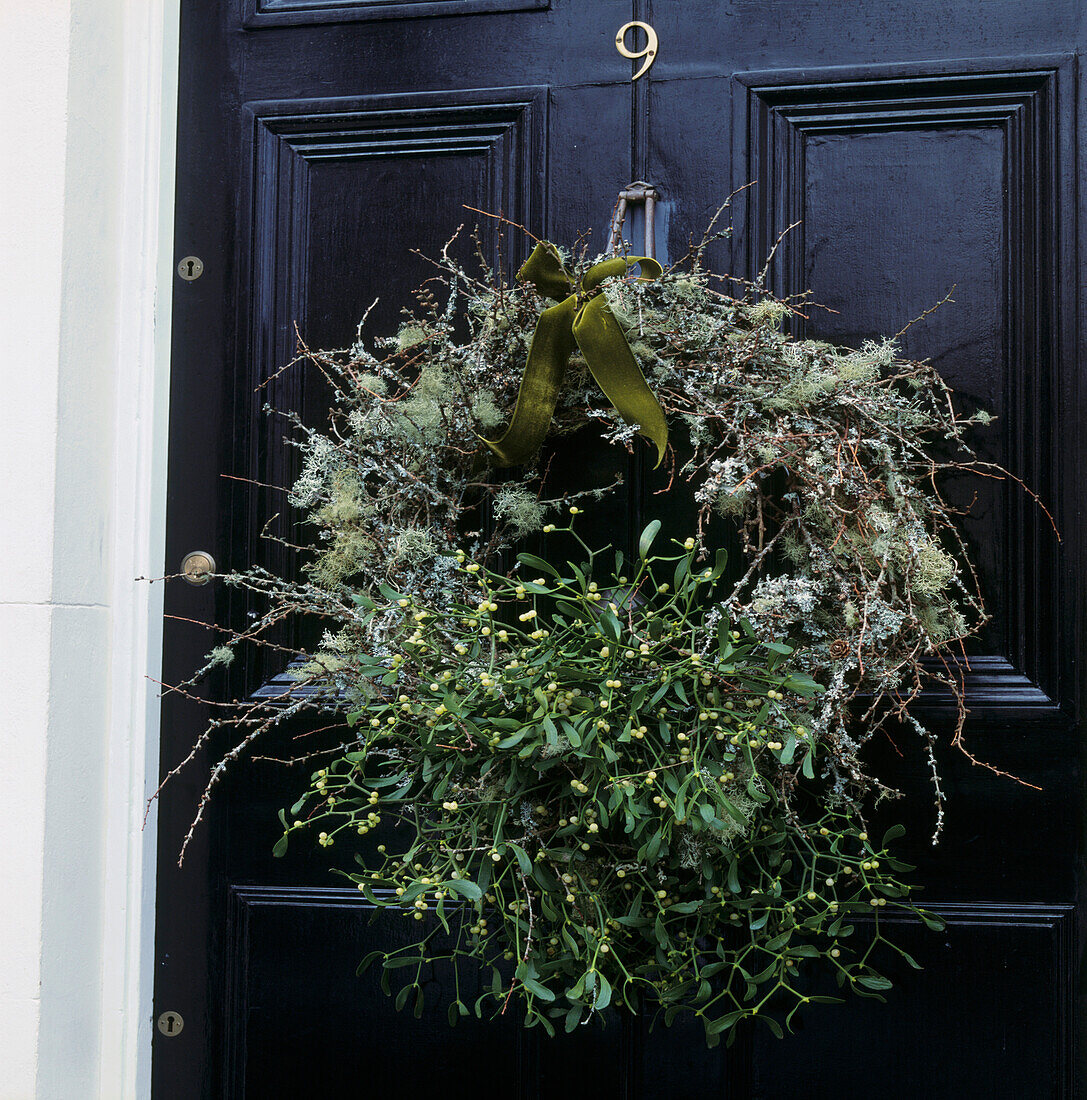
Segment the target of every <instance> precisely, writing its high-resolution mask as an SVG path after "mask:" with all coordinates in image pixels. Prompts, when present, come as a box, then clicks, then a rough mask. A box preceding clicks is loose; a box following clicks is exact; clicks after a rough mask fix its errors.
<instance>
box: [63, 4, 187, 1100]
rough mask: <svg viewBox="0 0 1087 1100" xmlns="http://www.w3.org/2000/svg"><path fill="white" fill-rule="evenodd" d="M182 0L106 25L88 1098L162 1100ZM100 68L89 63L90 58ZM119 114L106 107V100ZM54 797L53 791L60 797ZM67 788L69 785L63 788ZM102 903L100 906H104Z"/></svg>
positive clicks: (127, 12) (138, 8) (134, 11)
mask: <svg viewBox="0 0 1087 1100" xmlns="http://www.w3.org/2000/svg"><path fill="white" fill-rule="evenodd" d="M181 4H182V0H128V2H126V3H124V4H123V5H122V11H121V13H120V14H119V15H117V16H116V17H115V18H114V19H112V20H108V19H106V20H103V26H102V28H101V33H102V36H103V39H104V41H103V43H102V45H103V46H108V47H109V48H110V50H111V56H112V59H114V60H115V61H118V62H119V66H120V71H119V72H118V85H119V87H118V91H117V96H116V99H115V101H114V104H113V106H114V110H115V114H114V119H115V123H116V125H117V128H118V131H119V134H120V146H119V153H120V161H119V164H118V172H117V178H118V182H119V189H120V195H121V201H119V202H118V206H119V207H120V208H121V209H122V210H123V213H122V216H121V217H119V218H118V220H117V224H116V226H115V228H114V237H113V244H114V246H115V248H114V255H113V256H112V257H106V258H104V262H105V265H106V266H105V269H106V270H107V271H109V270H112V271H114V272H115V276H114V279H115V291H116V306H117V312H116V319H115V323H114V330H113V331H114V333H115V336H116V347H115V371H114V385H115V389H114V406H113V414H114V420H113V423H114V426H115V438H114V441H113V483H112V507H111V509H110V515H109V519H110V522H111V526H112V543H113V545H112V560H113V570H112V578H111V579H112V588H113V601H112V622H111V628H110V640H111V647H110V652H111V669H110V683H109V685H108V687H109V699H110V717H109V728H108V734H107V738H106V742H105V744H104V745H103V746H102V753H103V758H104V759H103V762H104V765H105V768H106V774H107V788H106V789H107V791H108V800H107V803H106V805H105V806H104V808H103V828H104V845H103V851H104V859H103V864H104V865H103V867H102V871H101V883H102V895H101V926H100V934H99V946H100V958H101V996H100V1012H99V1020H98V1021H97V1024H98V1027H99V1029H100V1034H99V1060H98V1080H97V1081H96V1082H94V1084H93V1086H92V1085H91V1083H89V1082H88V1083H87V1087H88V1095H91V1094H93V1095H97V1096H103V1097H105V1096H109V1097H118V1098H124V1100H128V1098H132V1100H137V1098H143V1097H146V1096H148V1095H150V1090H151V1037H152V1034H153V1026H154V1025H153V1020H152V1018H151V1017H152V1004H153V996H152V995H153V990H154V969H155V968H154V942H155V896H156V881H155V879H156V874H155V867H156V849H157V832H156V827H155V825H156V815H155V811H154V807H152V810H151V813H150V814H149V815H148V816H147V820H146V824H145V822H144V815H145V811H146V806H147V798H148V796H149V795H150V793H151V792H152V791H154V789H155V787H156V785H157V781H158V778H157V777H158V766H159V701H158V689H157V686H156V684H155V682H154V681H155V679H156V678H157V677H158V676H159V674H160V669H161V668H162V587H163V586H162V585H161V584H148V583H146V581H137V580H136V578H145V577H161V576H162V575H163V574H164V573H165V572H168V571H169V568H168V567H166V568H164V564H163V547H164V545H165V522H166V456H167V445H168V440H169V433H168V427H169V415H168V414H169V409H168V396H169V378H170V338H171V331H170V330H171V313H172V294H173V292H174V283H175V280H176V275H175V272H174V264H175V260H174V255H173V253H174V243H173V240H174V187H175V179H176V174H175V146H176V132H177V111H178V106H177V90H178V59H179V33H178V28H179V23H180V10H181ZM86 63H87V64H90V61H89V59H88V60H87V62H86ZM107 109H108V107H107ZM51 795H52V792H51ZM61 796H63V792H61ZM92 908H93V906H92Z"/></svg>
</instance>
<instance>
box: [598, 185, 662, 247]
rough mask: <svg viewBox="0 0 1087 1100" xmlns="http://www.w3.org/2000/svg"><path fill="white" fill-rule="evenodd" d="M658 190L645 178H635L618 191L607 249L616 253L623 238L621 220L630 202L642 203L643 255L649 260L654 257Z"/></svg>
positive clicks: (623, 218) (624, 218)
mask: <svg viewBox="0 0 1087 1100" xmlns="http://www.w3.org/2000/svg"><path fill="white" fill-rule="evenodd" d="M659 198H660V192H659V191H658V190H657V189H656V188H655V187H654V186H653V185H652V184H651V183H646V182H645V180H635V181H634V182H633V183H631V184H628V185H627V186H626V187H624V188H623V190H622V191H620V192H619V201H618V203H617V204H616V206H615V217H614V218H612V222H611V235H610V236H609V238H608V251H609V252H615V253H618V251H619V245H620V243H621V241H622V239H623V222H624V221H626V217H627V207H628V206H630V204H631V203H642V204H644V206H645V249H644V251H643V255H645V256H648V257H649V258H650V259H651V260H655V259H656V258H657V257H656V244H655V238H656V220H657V199H659Z"/></svg>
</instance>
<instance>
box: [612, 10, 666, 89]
mask: <svg viewBox="0 0 1087 1100" xmlns="http://www.w3.org/2000/svg"><path fill="white" fill-rule="evenodd" d="M634 27H641V29H642V30H643V31H645V34H646V38H647V39H648V41H647V42H646V44H645V48H644V49H641V50H628V49H627V44H626V37H627V31H629V30H631V29H633V28H634ZM615 48H616V49H617V50H618V51H619V52H620V53H621V54H622V55H623V56H624V57H629V58H630V59H631V61H636V60H637V59H638V58H639V57H644V58H645V62H644V64H643V65H642V67H641V68H640V69H639V70H638V71H637V72H636V73H635V74H634V75H633V76H632V77H631V78H630V79H631V81H632V82H633V81H635V80H637V79H638V78H639V77H641V76H644V75H645V74H646V73H647V72H648V71H649V67H650V65H652V64H653V62H654V61H656V60H657V32H656V31H655V30H653V28H652V27H651V26H650V25H649V24H648V23H642V22H641V21H639V20H637V19H636V20H634V22H632V23H627V24H625V25H624V26H622V27H620V28H619V33H618V34H617V35H616V36H615Z"/></svg>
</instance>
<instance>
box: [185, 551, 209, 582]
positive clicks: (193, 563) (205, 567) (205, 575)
mask: <svg viewBox="0 0 1087 1100" xmlns="http://www.w3.org/2000/svg"><path fill="white" fill-rule="evenodd" d="M214 572H215V559H214V558H213V557H212V556H211V555H210V554H209V553H208V552H207V551H206V550H193V551H192V552H191V553H189V554H186V555H185V557H184V558H183V559H182V561H181V575H182V577H184V578H185V580H186V581H188V583H189V584H196V585H200V584H207V583H208V581H210V580H211V575H212V574H213V573H214Z"/></svg>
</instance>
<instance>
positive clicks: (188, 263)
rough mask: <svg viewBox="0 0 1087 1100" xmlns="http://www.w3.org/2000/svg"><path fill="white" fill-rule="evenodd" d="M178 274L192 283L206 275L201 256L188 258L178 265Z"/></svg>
mask: <svg viewBox="0 0 1087 1100" xmlns="http://www.w3.org/2000/svg"><path fill="white" fill-rule="evenodd" d="M177 273H178V275H180V276H181V277H182V278H183V279H184V280H185V282H187V283H191V282H193V281H195V280H196V279H199V278H200V276H201V275H203V274H204V261H203V260H202V259H200V257H199V256H186V257H185V258H184V259H183V260H181V261H180V262H179V263H178V265H177Z"/></svg>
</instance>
